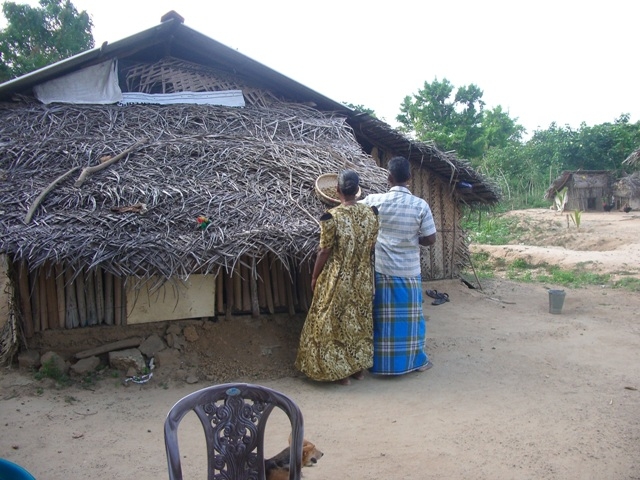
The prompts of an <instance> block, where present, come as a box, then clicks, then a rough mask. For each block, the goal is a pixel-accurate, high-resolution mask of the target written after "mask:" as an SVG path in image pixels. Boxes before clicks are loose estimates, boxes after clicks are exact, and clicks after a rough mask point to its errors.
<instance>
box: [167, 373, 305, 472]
mask: <svg viewBox="0 0 640 480" xmlns="http://www.w3.org/2000/svg"><path fill="white" fill-rule="evenodd" d="M274 407H278V408H280V409H281V410H282V411H283V412H284V413H285V414H286V415H287V417H289V421H290V422H291V443H290V447H289V448H290V451H289V453H290V459H291V463H290V470H289V480H299V479H300V475H301V469H302V442H303V436H304V427H303V421H302V412H300V409H299V408H298V406H297V405H296V404H295V403H294V402H293V401H292V400H291V399H289V398H288V397H287V396H286V395H283V394H282V393H279V392H276V391H275V390H272V389H270V388H267V387H263V386H261V385H251V384H247V383H226V384H222V385H213V386H211V387H207V388H203V389H201V390H198V391H196V392H193V393H191V394H189V395H187V396H186V397H184V398H182V399H180V400H179V401H178V402H177V403H176V404H175V405H174V406H173V407H172V408H171V410H169V413H168V414H167V418H166V420H165V422H164V442H165V447H166V450H167V462H168V465H169V479H170V480H182V466H181V465H180V451H179V449H178V425H179V424H180V421H181V420H182V418H183V417H184V416H185V415H186V414H187V413H188V412H190V411H194V412H195V413H196V414H197V416H198V418H199V419H200V423H202V427H203V428H204V433H205V438H206V448H207V463H208V466H207V480H218V479H233V480H244V479H258V480H265V465H264V433H265V427H266V422H267V419H268V418H269V415H270V414H271V412H272V410H273V409H274Z"/></svg>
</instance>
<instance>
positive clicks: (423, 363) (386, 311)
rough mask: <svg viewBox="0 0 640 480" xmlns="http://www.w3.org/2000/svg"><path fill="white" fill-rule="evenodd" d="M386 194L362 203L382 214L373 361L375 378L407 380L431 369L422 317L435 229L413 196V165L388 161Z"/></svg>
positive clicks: (423, 204)
mask: <svg viewBox="0 0 640 480" xmlns="http://www.w3.org/2000/svg"><path fill="white" fill-rule="evenodd" d="M388 170H389V184H390V186H391V188H390V189H389V191H388V192H387V193H382V194H371V195H367V197H366V198H365V199H364V200H362V202H363V203H366V204H367V205H371V206H375V207H377V209H378V212H379V214H378V218H379V220H380V230H379V232H378V240H377V242H376V249H375V251H376V255H375V277H376V291H375V299H374V305H373V346H374V358H373V367H372V368H371V369H370V371H371V373H374V374H378V375H402V374H404V373H408V372H413V371H421V372H422V371H425V370H428V369H429V368H431V366H432V363H431V362H430V361H429V357H428V356H427V352H426V338H427V324H426V321H425V319H424V315H423V314H422V278H421V275H420V245H422V246H429V245H433V244H434V243H435V241H436V227H435V224H434V222H433V216H432V214H431V209H430V208H429V204H428V203H427V202H426V201H425V200H423V199H422V198H419V197H416V196H415V195H412V194H411V192H410V191H409V189H408V188H407V184H408V182H409V180H410V179H411V169H410V164H409V161H408V160H407V159H406V158H404V157H394V158H392V159H391V160H390V161H389V165H388Z"/></svg>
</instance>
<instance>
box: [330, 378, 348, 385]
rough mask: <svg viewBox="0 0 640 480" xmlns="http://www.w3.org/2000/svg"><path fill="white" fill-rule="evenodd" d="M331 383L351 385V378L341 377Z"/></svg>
mask: <svg viewBox="0 0 640 480" xmlns="http://www.w3.org/2000/svg"><path fill="white" fill-rule="evenodd" d="M333 383H337V384H338V385H351V380H349V378H348V377H347V378H341V379H340V380H336V381H335V382H333Z"/></svg>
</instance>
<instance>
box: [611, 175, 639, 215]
mask: <svg viewBox="0 0 640 480" xmlns="http://www.w3.org/2000/svg"><path fill="white" fill-rule="evenodd" d="M613 196H614V198H615V200H616V205H617V206H618V208H619V209H623V208H625V207H629V208H631V209H632V210H634V211H638V210H640V172H635V173H632V174H631V175H627V176H626V177H623V178H621V179H620V180H618V181H617V182H616V183H614V185H613Z"/></svg>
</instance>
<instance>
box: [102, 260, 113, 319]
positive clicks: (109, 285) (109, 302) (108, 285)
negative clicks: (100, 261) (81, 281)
mask: <svg viewBox="0 0 640 480" xmlns="http://www.w3.org/2000/svg"><path fill="white" fill-rule="evenodd" d="M114 318H115V301H114V294H113V275H112V274H111V273H109V272H104V323H106V324H107V325H113V322H114Z"/></svg>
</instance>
